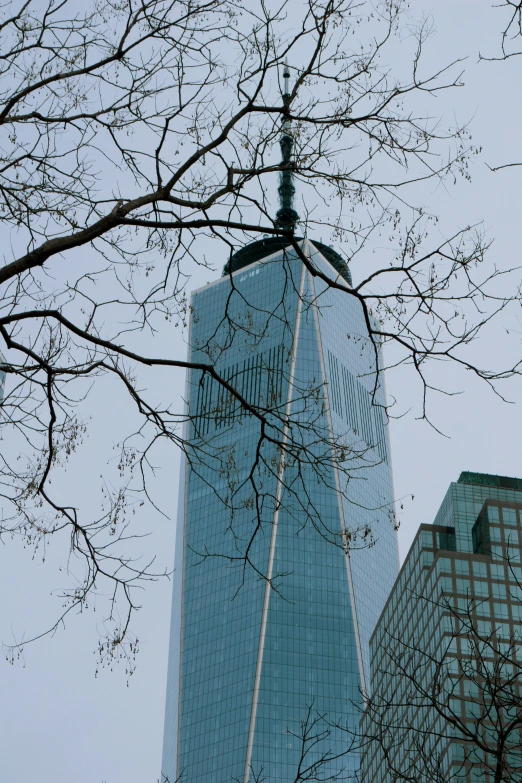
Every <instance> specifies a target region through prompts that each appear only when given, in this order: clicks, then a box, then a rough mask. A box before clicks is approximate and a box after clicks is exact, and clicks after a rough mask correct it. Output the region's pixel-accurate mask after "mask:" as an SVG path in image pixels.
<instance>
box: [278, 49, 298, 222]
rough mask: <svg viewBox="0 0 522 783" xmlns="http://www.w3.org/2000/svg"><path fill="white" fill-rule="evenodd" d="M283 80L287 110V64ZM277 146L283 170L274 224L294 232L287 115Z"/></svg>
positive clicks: (296, 215)
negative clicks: (279, 149) (279, 148)
mask: <svg viewBox="0 0 522 783" xmlns="http://www.w3.org/2000/svg"><path fill="white" fill-rule="evenodd" d="M283 79H284V93H283V103H284V105H285V108H288V106H289V105H290V87H289V81H290V71H289V69H288V63H285V66H284V70H283ZM279 146H280V147H281V155H282V161H281V165H282V167H283V168H282V171H281V173H280V174H279V187H278V189H277V192H278V193H279V209H278V210H277V215H276V221H275V223H276V226H277V227H278V228H282V229H285V230H286V231H294V230H295V225H296V223H297V221H298V220H299V215H298V214H297V212H296V211H295V209H294V194H295V186H294V172H293V161H292V150H293V147H294V139H293V136H292V123H291V121H290V119H289V118H288V116H287V115H285V116H284V117H283V123H282V128H281V138H280V140H279Z"/></svg>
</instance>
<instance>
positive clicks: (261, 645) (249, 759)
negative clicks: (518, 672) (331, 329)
mask: <svg viewBox="0 0 522 783" xmlns="http://www.w3.org/2000/svg"><path fill="white" fill-rule="evenodd" d="M305 269H306V268H305V266H304V264H303V265H302V270H301V281H300V284H299V295H298V302H297V315H296V320H295V336H294V345H293V348H292V359H291V363H290V374H289V379H288V395H287V400H286V411H285V415H286V418H287V419H288V417H289V415H290V406H291V404H292V390H293V385H292V384H293V381H294V373H295V365H296V360H297V348H298V343H299V329H300V327H301V312H302V307H303V301H302V300H303V289H304V281H305ZM288 429H289V428H288V425H287V424H285V427H284V430H283V439H282V443H283V445H284V444H285V443H286V440H287V438H288ZM284 470H285V455H284V452H282V453H281V460H280V463H279V475H278V479H277V492H276V503H275V510H274V518H273V521H272V536H271V539H270V551H269V556H268V568H267V576H266V579H267V581H266V585H265V596H264V600H263V614H262V617H261V629H260V632H259V647H258V652H257V662H256V673H255V679H254V693H253V696H252V710H251V713H250V725H249V728H248V741H247V752H246V758H245V772H244V776H243V780H244V783H248V781H249V778H250V766H251V763H252V751H253V747H254V734H255V728H256V717H257V704H258V699H259V688H260V685H261V670H262V667H263V654H264V650H265V636H266V626H267V621H268V607H269V604H270V594H271V591H272V588H271V586H270V580H271V578H272V568H273V564H274V556H275V545H276V540H277V527H278V523H279V504H280V501H281V495H282V492H283V475H284Z"/></svg>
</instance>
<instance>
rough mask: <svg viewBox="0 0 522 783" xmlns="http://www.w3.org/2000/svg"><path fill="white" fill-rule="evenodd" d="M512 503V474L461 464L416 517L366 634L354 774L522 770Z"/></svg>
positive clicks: (520, 487) (493, 777) (439, 777)
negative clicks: (433, 508)
mask: <svg viewBox="0 0 522 783" xmlns="http://www.w3.org/2000/svg"><path fill="white" fill-rule="evenodd" d="M521 514H522V479H517V478H509V477H503V476H491V475H487V474H482V473H469V472H464V473H462V474H461V476H460V478H459V480H458V481H457V482H455V483H453V484H451V485H450V488H449V490H448V492H447V494H446V497H445V499H444V502H443V503H442V506H441V508H440V510H439V512H438V514H437V517H436V519H435V523H434V524H433V525H421V526H420V529H419V532H418V533H417V536H416V537H415V540H414V542H413V544H412V546H411V549H410V551H409V553H408V555H407V557H406V559H405V561H404V565H403V567H402V569H401V573H400V576H399V577H398V579H397V581H396V583H395V585H394V587H393V590H392V592H391V594H390V597H389V600H388V602H387V604H386V608H385V610H384V611H383V613H382V615H381V617H380V618H379V622H378V624H377V626H376V628H375V631H374V633H373V635H372V639H371V672H372V675H371V691H372V699H373V702H371V703H370V704H369V705H368V707H367V711H366V714H365V716H364V719H363V722H362V729H361V733H362V735H363V737H365V738H366V741H367V744H366V745H365V747H366V752H365V754H364V756H363V761H362V769H361V780H362V781H363V783H392V782H393V783H399V781H407V780H408V781H409V780H415V781H416V782H417V783H434V781H435V783H437V781H439V782H442V781H454V782H455V783H479V781H480V783H493V781H499V783H500V781H509V782H510V783H520V782H521V781H522V729H521V725H520V710H521V707H522V655H521V651H522V568H521V565H520V563H521V557H522V525H521V519H522V517H521ZM368 740H371V741H369V742H368Z"/></svg>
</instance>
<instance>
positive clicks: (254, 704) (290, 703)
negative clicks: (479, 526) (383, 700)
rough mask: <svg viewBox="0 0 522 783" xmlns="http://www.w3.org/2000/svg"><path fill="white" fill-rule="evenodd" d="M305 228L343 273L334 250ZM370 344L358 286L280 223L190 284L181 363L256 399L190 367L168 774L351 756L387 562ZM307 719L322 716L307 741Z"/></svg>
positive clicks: (199, 781)
mask: <svg viewBox="0 0 522 783" xmlns="http://www.w3.org/2000/svg"><path fill="white" fill-rule="evenodd" d="M299 246H300V248H301V250H302V252H303V253H304V254H305V256H306V257H307V258H308V259H309V262H310V264H311V265H312V267H313V268H315V269H316V270H319V271H320V272H322V273H324V274H325V275H327V276H328V278H330V279H338V280H339V281H340V282H341V283H343V284H344V285H350V277H349V272H348V270H347V268H346V266H345V264H344V262H343V261H342V259H341V257H340V256H339V255H338V254H337V253H336V252H335V251H333V250H332V249H331V248H329V247H326V246H325V245H323V244H322V243H319V242H313V241H309V240H299ZM379 351H380V349H379V346H377V345H375V344H374V342H372V341H371V340H370V339H369V336H368V329H367V326H366V324H365V319H364V314H363V311H362V308H361V305H360V304H359V302H358V301H357V299H355V298H354V297H351V296H350V295H349V294H347V293H343V292H342V291H339V290H335V289H332V288H328V287H327V286H326V284H325V283H323V282H322V281H321V280H320V279H319V278H318V277H317V276H313V275H312V274H311V272H310V271H309V269H307V266H306V265H305V264H304V263H303V261H302V259H300V258H299V257H298V256H297V254H296V253H295V251H294V250H293V249H291V248H290V247H286V248H285V247H283V246H282V244H281V240H279V239H265V240H260V241H258V242H254V243H252V244H251V245H249V246H247V247H246V248H244V249H243V250H241V251H239V252H238V253H237V254H236V255H235V256H233V257H232V259H231V261H230V262H229V264H228V265H227V267H226V270H225V274H224V276H223V277H222V278H221V279H220V280H218V281H216V282H214V283H211V284H209V285H207V286H206V287H204V288H202V289H200V290H199V291H197V292H195V293H194V295H193V297H192V309H191V329H190V357H189V358H190V361H192V362H195V363H196V362H201V363H205V364H212V365H213V366H214V367H215V369H216V371H217V373H218V374H219V375H220V376H221V377H222V378H224V379H226V380H227V381H228V382H229V383H230V384H231V386H233V387H234V388H235V389H237V390H238V392H239V393H240V395H241V396H242V398H243V400H246V402H247V403H249V404H250V405H252V406H255V408H256V410H250V411H249V410H248V409H246V408H245V406H244V405H242V404H241V402H240V401H239V400H237V399H236V398H234V396H233V395H232V394H230V393H229V392H227V390H226V389H223V387H222V386H220V385H219V384H218V383H217V381H216V380H215V379H212V378H211V377H210V376H209V375H208V374H205V373H203V372H202V371H201V370H192V371H191V372H190V374H189V378H188V389H187V398H188V410H189V413H190V417H191V420H190V424H189V425H187V433H186V435H187V438H188V443H189V448H188V451H187V454H186V457H185V458H184V460H183V465H182V485H181V490H180V504H179V516H178V527H177V538H176V563H175V574H174V592H173V609H172V626H171V643H170V654H169V673H168V688H167V703H166V718H165V736H164V752H163V763H162V775H163V778H162V779H163V780H165V779H167V780H169V781H170V783H174V781H175V780H177V778H178V777H179V775H180V774H183V779H184V780H187V781H190V783H231V781H233V780H239V781H241V782H242V783H248V781H249V780H250V781H252V780H254V779H255V778H257V777H258V776H261V777H263V778H264V779H265V780H269V781H271V783H276V782H277V781H281V782H283V781H285V783H286V782H287V781H289V780H293V779H294V778H295V775H296V770H297V766H298V764H299V762H300V759H301V757H302V755H303V752H304V753H305V755H306V759H305V763H306V764H311V763H313V762H314V761H316V760H317V759H319V758H320V757H321V756H325V754H326V764H325V766H324V767H323V772H322V774H324V775H327V774H336V773H338V772H339V771H340V770H342V769H344V770H348V769H355V768H356V767H357V766H358V764H359V759H358V757H357V755H356V754H355V753H354V754H350V753H348V754H347V753H345V751H346V747H347V742H346V736H345V735H344V734H343V732H342V731H341V729H340V728H335V727H334V725H335V724H337V725H339V726H350V725H355V723H356V722H357V721H358V718H359V714H358V712H357V707H356V705H357V703H358V702H359V701H360V688H361V687H363V686H364V685H365V678H366V679H367V678H368V645H369V638H370V634H371V633H372V631H373V628H374V625H375V623H376V620H377V618H378V616H379V614H380V612H381V611H382V609H383V607H384V604H385V601H386V599H387V596H388V594H389V591H390V589H391V587H392V585H393V583H394V581H395V578H396V576H397V573H398V553H397V543H396V534H395V530H394V524H393V516H392V502H393V496H392V479H391V467H390V452H389V443H388V435H387V427H386V417H385V413H384V405H385V396H384V388H383V379H382V375H381V376H379V382H378V383H377V384H376V374H375V370H376V361H378V358H377V357H378V355H379ZM256 411H257V413H256ZM334 444H335V448H334ZM355 530H358V531H359V535H358V536H357V537H355V539H354V537H353V535H352V534H353V531H355ZM367 530H371V536H372V537H373V539H374V540H375V545H374V546H372V547H367V546H365V543H368V542H369V540H370V539H369V536H367V537H366V539H365V540H364V539H363V535H364V531H367ZM307 719H308V721H309V724H310V721H314V720H315V721H317V723H316V729H314V730H313V732H312V733H315V734H317V732H318V731H319V730H320V731H324V732H325V733H324V735H323V739H322V741H320V742H318V743H317V744H315V745H314V746H313V747H312V745H311V744H310V743H309V744H308V745H307V744H306V743H304V744H303V742H302V740H301V738H300V735H301V732H302V726H303V721H305V722H306V720H307ZM327 724H330V725H329V726H328V725H327Z"/></svg>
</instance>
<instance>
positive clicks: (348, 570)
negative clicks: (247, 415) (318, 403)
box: [311, 280, 366, 691]
mask: <svg viewBox="0 0 522 783" xmlns="http://www.w3.org/2000/svg"><path fill="white" fill-rule="evenodd" d="M311 286H312V293H313V299H314V304H313V311H314V319H315V324H316V331H317V344H318V348H319V361H320V363H321V369H322V371H323V377H324V380H325V394H326V400H327V405H326V415H327V419H328V426H329V430H330V435H331V438H332V443H333V424H332V416H331V412H330V405H329V402H330V400H329V395H328V381H327V375H326V366H325V363H324V354H323V342H322V338H321V328H320V325H319V315H318V308H317V304H316V301H317V297H316V293H315V285H314V281H313V280H311ZM334 476H335V486H336V488H337V493H336V494H337V504H338V506H339V514H340V522H341V533H342V534H343V535H344V532H345V529H346V523H345V519H344V508H343V503H342V500H341V487H340V483H339V475H338V471H337V465H336V463H335V460H334ZM344 561H345V565H346V578H347V582H348V592H349V594H350V604H351V607H352V612H353V620H354V626H355V629H354V630H355V646H356V648H357V658H358V661H359V670H360V675H361V684H362V686H363V691H366V678H365V674H364V666H363V661H362V650H361V638H360V633H359V620H358V617H357V607H356V603H355V592H354V589H353V579H352V569H351V566H350V556H349V555H348V554H345V555H344Z"/></svg>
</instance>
